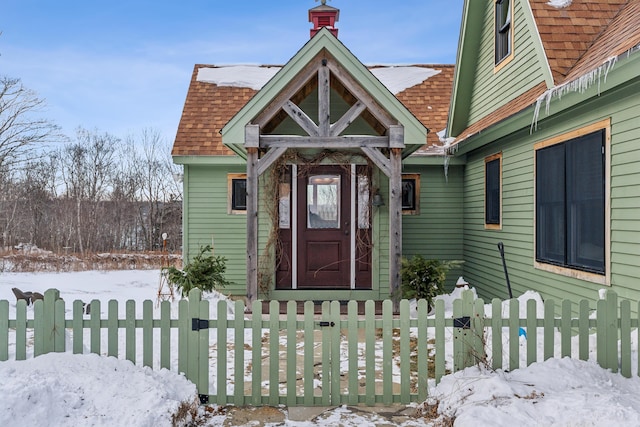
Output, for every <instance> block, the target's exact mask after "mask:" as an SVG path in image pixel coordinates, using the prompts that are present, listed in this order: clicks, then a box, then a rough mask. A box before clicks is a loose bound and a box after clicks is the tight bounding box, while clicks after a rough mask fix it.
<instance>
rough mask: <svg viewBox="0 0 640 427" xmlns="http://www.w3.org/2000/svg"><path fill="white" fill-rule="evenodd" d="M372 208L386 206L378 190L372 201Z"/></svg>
mask: <svg viewBox="0 0 640 427" xmlns="http://www.w3.org/2000/svg"><path fill="white" fill-rule="evenodd" d="M371 206H373V207H376V208H379V207H380V206H384V199H383V198H382V195H381V194H380V193H379V192H378V191H377V190H376V194H374V195H373V199H371Z"/></svg>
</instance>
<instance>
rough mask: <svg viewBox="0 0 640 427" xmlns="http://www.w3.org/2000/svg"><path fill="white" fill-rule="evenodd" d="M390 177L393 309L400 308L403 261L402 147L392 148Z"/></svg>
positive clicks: (390, 278) (390, 273) (390, 245)
mask: <svg viewBox="0 0 640 427" xmlns="http://www.w3.org/2000/svg"><path fill="white" fill-rule="evenodd" d="M389 160H390V163H391V176H390V177H389V288H390V289H389V291H390V292H391V298H392V300H393V311H394V312H396V313H397V312H398V310H399V308H400V305H399V303H400V294H399V293H400V282H401V278H400V268H401V262H402V149H401V148H391V149H390V159H389Z"/></svg>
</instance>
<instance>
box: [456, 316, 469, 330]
mask: <svg viewBox="0 0 640 427" xmlns="http://www.w3.org/2000/svg"><path fill="white" fill-rule="evenodd" d="M453 327H454V328H462V329H471V318H470V317H469V316H464V317H458V318H455V319H453Z"/></svg>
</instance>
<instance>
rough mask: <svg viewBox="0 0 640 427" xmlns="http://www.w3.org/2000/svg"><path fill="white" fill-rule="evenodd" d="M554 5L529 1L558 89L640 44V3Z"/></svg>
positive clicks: (477, 128) (497, 115)
mask: <svg viewBox="0 0 640 427" xmlns="http://www.w3.org/2000/svg"><path fill="white" fill-rule="evenodd" d="M550 3H551V2H550V1H549V0H529V4H530V5H531V10H532V12H533V17H534V21H535V24H536V27H537V29H538V32H539V34H540V39H541V41H542V45H543V48H544V52H545V55H546V57H547V61H548V63H549V68H550V69H551V73H552V76H553V82H554V85H555V86H556V87H558V86H562V85H565V84H568V83H570V82H572V81H574V80H577V79H579V78H580V77H582V76H584V75H586V74H588V73H590V72H593V71H594V70H597V69H598V68H599V67H601V66H602V65H603V64H606V63H608V62H609V61H610V60H611V58H616V57H618V56H620V55H622V54H624V53H625V52H628V51H630V50H631V49H632V48H634V47H636V46H638V45H640V0H573V1H571V2H569V3H570V4H568V5H567V6H565V7H556V6H552V5H551V4H550ZM549 89H550V88H548V87H547V85H546V84H545V83H544V82H543V81H541V82H540V83H539V84H538V85H536V86H535V87H534V88H532V89H530V90H529V91H527V92H525V93H524V94H522V95H520V96H519V97H518V98H516V99H514V100H513V101H511V102H509V103H508V104H506V105H504V106H502V107H501V108H499V109H497V110H495V111H493V112H492V113H490V114H489V115H487V116H485V117H483V118H482V119H480V120H478V121H476V122H475V123H473V124H471V125H470V126H469V127H468V128H467V129H465V130H464V131H462V132H460V134H459V135H457V140H456V143H459V142H461V141H462V140H464V139H466V138H468V137H470V136H472V135H475V134H477V133H479V132H481V131H483V130H484V129H487V128H489V127H490V126H492V125H494V124H497V123H499V122H501V121H503V120H504V119H506V118H508V117H510V116H512V115H514V114H516V113H518V112H520V111H522V110H524V109H526V108H528V107H530V106H532V105H533V104H535V103H536V102H537V100H538V99H540V97H542V96H543V95H544V94H545V92H547V91H548V90H549Z"/></svg>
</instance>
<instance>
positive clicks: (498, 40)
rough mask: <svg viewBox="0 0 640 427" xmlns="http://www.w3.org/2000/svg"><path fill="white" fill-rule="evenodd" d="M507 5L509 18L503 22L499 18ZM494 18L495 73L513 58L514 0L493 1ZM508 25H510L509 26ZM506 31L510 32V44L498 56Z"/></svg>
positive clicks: (508, 39) (507, 40) (508, 35)
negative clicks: (502, 53)
mask: <svg viewBox="0 0 640 427" xmlns="http://www.w3.org/2000/svg"><path fill="white" fill-rule="evenodd" d="M505 4H506V5H507V8H508V9H507V18H506V19H507V20H506V22H502V21H501V20H500V19H499V15H501V13H502V10H503V7H504V5H505ZM493 9H494V10H493V19H494V30H493V59H494V73H497V72H498V71H500V69H502V68H503V67H504V66H505V65H507V64H508V63H509V62H510V61H511V60H512V59H513V51H514V45H513V40H514V25H513V20H514V16H515V15H514V1H513V0H494V2H493ZM507 25H508V27H507ZM505 27H507V29H506V30H505ZM505 31H507V32H508V34H507V36H506V43H507V46H508V49H507V51H506V52H505V53H504V55H502V56H501V57H500V58H498V54H499V52H498V50H499V48H500V47H502V46H503V39H505V37H504V36H503V35H502V34H503V33H504V32H505Z"/></svg>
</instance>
